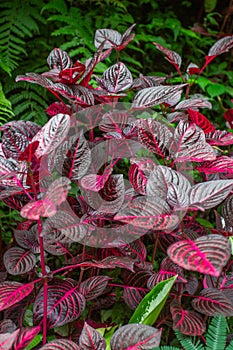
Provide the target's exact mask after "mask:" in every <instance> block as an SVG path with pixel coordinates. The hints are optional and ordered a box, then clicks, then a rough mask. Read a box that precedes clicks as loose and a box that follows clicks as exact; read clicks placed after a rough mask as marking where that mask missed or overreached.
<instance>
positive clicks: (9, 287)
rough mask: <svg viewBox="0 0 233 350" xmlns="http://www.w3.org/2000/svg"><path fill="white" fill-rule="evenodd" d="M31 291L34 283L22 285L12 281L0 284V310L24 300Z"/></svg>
mask: <svg viewBox="0 0 233 350" xmlns="http://www.w3.org/2000/svg"><path fill="white" fill-rule="evenodd" d="M33 289H34V283H27V284H22V283H19V282H13V281H5V282H2V283H0V310H4V309H7V308H9V307H10V306H12V305H14V304H16V303H17V302H19V301H20V300H22V299H24V298H26V296H27V295H29V294H30V293H31V292H32V290H33Z"/></svg>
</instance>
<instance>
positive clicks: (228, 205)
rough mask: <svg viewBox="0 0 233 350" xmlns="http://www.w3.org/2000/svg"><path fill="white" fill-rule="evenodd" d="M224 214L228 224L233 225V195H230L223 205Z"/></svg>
mask: <svg viewBox="0 0 233 350" xmlns="http://www.w3.org/2000/svg"><path fill="white" fill-rule="evenodd" d="M222 216H223V217H224V219H225V220H226V221H227V223H228V224H230V225H231V226H233V195H230V196H229V197H228V198H227V199H226V200H225V201H224V202H223V206H222Z"/></svg>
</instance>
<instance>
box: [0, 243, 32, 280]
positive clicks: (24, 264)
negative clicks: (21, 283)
mask: <svg viewBox="0 0 233 350" xmlns="http://www.w3.org/2000/svg"><path fill="white" fill-rule="evenodd" d="M3 261H4V265H5V267H6V269H7V272H8V273H9V274H11V275H14V276H16V275H23V274H24V273H26V272H28V271H30V270H32V269H33V267H34V266H35V264H36V256H35V255H34V254H33V253H32V252H30V251H26V250H24V249H22V248H19V247H12V248H10V249H8V250H7V251H6V252H5V254H4V256H3Z"/></svg>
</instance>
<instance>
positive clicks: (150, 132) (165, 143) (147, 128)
mask: <svg viewBox="0 0 233 350" xmlns="http://www.w3.org/2000/svg"><path fill="white" fill-rule="evenodd" d="M138 136H139V141H140V142H141V144H142V145H143V146H145V147H146V148H147V149H148V150H149V151H151V152H153V153H156V154H159V155H160V156H162V157H164V156H165V153H166V151H167V148H168V147H169V145H170V143H171V138H172V132H171V131H170V129H169V128H168V127H167V126H166V125H165V124H163V123H161V122H159V121H155V120H153V119H139V121H138Z"/></svg>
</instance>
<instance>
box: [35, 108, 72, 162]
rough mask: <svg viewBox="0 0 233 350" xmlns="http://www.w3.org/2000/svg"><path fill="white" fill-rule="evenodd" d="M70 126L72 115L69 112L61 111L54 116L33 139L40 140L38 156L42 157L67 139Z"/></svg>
mask: <svg viewBox="0 0 233 350" xmlns="http://www.w3.org/2000/svg"><path fill="white" fill-rule="evenodd" d="M69 128H70V116H69V115H68V114H61V113H60V114H57V115H55V116H54V117H52V118H51V119H50V120H49V121H48V123H46V124H45V125H44V126H43V128H42V129H40V131H39V132H38V133H37V134H36V135H35V136H34V137H33V139H32V142H35V141H39V146H38V148H37V150H36V152H35V154H36V156H37V157H38V158H40V157H41V156H43V155H45V154H48V153H51V152H52V151H53V150H55V149H56V148H57V147H58V146H59V145H60V143H61V142H62V141H63V140H64V139H65V137H66V135H67V134H68V131H69Z"/></svg>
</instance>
